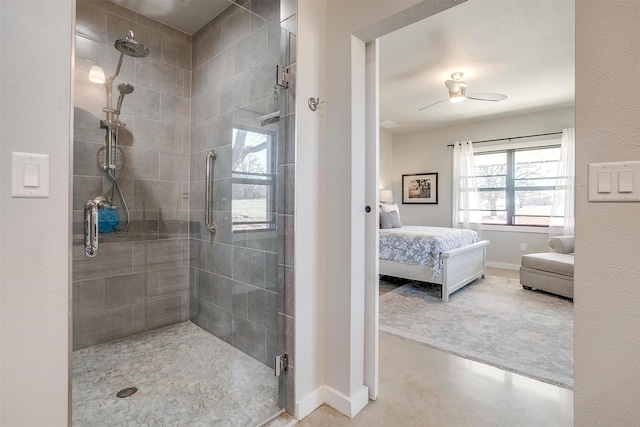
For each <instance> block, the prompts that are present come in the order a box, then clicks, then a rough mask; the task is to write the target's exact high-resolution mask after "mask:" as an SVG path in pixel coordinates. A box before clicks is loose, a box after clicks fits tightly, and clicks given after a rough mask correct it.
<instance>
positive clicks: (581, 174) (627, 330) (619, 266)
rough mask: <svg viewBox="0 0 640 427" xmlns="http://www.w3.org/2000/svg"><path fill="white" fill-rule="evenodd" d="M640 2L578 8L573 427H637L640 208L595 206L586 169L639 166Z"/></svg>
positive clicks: (639, 416)
mask: <svg viewBox="0 0 640 427" xmlns="http://www.w3.org/2000/svg"><path fill="white" fill-rule="evenodd" d="M639 23H640V2H638V1H616V2H592V1H589V2H583V1H577V2H576V139H577V140H579V141H580V144H579V145H577V146H576V254H577V256H576V270H575V271H576V273H575V290H574V296H575V304H574V306H575V315H574V317H575V326H574V328H575V333H574V336H575V340H574V343H575V344H574V355H575V356H574V371H575V380H574V384H575V385H574V405H575V417H574V420H575V425H576V426H595V425H601V426H632V425H635V426H637V425H638V423H639V422H640V364H639V363H638V355H639V354H640V327H639V326H638V320H639V313H640V262H639V261H640V244H639V243H638V242H639V241H640V203H589V202H588V201H587V188H588V183H587V165H588V164H589V163H597V162H611V161H628V160H640V120H639V118H640V87H638V86H637V85H628V84H625V83H624V82H622V81H620V80H618V79H616V78H612V76H621V75H622V76H624V75H635V74H637V71H638V70H639V69H640V43H639V41H640V24H639Z"/></svg>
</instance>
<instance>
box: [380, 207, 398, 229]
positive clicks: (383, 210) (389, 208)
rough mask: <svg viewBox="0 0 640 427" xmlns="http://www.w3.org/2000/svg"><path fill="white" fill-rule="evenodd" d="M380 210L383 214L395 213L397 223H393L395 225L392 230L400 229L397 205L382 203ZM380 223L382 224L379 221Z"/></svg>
mask: <svg viewBox="0 0 640 427" xmlns="http://www.w3.org/2000/svg"><path fill="white" fill-rule="evenodd" d="M380 208H381V209H382V212H384V213H389V212H396V213H397V214H398V222H397V223H395V224H397V225H396V226H395V227H393V228H399V227H402V221H401V220H400V209H399V208H398V204H397V203H383V204H381V205H380ZM380 223H381V224H382V221H380ZM381 228H382V227H381Z"/></svg>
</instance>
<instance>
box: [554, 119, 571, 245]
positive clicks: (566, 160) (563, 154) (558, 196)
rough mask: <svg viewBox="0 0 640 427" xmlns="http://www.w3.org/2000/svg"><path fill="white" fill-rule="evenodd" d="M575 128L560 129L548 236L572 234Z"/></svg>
mask: <svg viewBox="0 0 640 427" xmlns="http://www.w3.org/2000/svg"><path fill="white" fill-rule="evenodd" d="M575 147H576V141H575V129H574V128H569V129H563V130H562V145H561V146H560V164H559V165H558V178H557V179H556V189H555V192H554V194H553V204H552V205H551V218H550V220H549V237H554V236H573V233H574V225H575V208H574V199H575V184H574V183H575V178H576V155H575V152H576V148H575Z"/></svg>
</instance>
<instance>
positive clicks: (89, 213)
mask: <svg viewBox="0 0 640 427" xmlns="http://www.w3.org/2000/svg"><path fill="white" fill-rule="evenodd" d="M84 253H85V255H87V256H88V257H89V258H93V257H94V256H96V255H98V203H97V202H96V200H89V201H88V202H87V203H86V204H85V205H84Z"/></svg>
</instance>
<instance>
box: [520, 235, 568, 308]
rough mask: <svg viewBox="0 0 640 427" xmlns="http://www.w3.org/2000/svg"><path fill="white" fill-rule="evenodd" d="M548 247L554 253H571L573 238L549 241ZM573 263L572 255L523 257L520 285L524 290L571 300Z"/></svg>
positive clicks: (564, 237) (557, 254) (553, 254)
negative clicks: (546, 293) (543, 292)
mask: <svg viewBox="0 0 640 427" xmlns="http://www.w3.org/2000/svg"><path fill="white" fill-rule="evenodd" d="M559 239H562V240H561V241H559ZM569 239H570V240H569ZM549 246H550V247H552V248H554V249H555V250H556V251H558V250H563V251H571V252H573V236H562V237H560V238H553V239H551V240H550V241H549ZM573 261H574V256H573V253H558V252H546V253H540V254H529V255H523V256H522V260H521V263H520V284H521V285H522V287H523V288H525V289H539V290H541V291H545V292H550V293H552V294H555V295H562V296H563V297H567V298H571V299H573Z"/></svg>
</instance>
